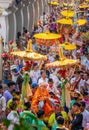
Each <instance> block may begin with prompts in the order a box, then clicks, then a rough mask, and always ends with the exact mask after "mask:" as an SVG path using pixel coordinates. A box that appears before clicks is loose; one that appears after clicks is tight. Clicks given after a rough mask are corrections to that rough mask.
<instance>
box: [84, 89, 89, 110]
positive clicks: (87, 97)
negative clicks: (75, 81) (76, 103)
mask: <svg viewBox="0 0 89 130" xmlns="http://www.w3.org/2000/svg"><path fill="white" fill-rule="evenodd" d="M82 101H84V102H85V103H86V109H87V110H88V111H89V94H88V92H87V91H85V92H84V93H83V100H82Z"/></svg>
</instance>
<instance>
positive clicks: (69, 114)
mask: <svg viewBox="0 0 89 130" xmlns="http://www.w3.org/2000/svg"><path fill="white" fill-rule="evenodd" d="M68 116H69V118H70V120H71V121H72V120H73V117H72V112H71V111H69V113H68Z"/></svg>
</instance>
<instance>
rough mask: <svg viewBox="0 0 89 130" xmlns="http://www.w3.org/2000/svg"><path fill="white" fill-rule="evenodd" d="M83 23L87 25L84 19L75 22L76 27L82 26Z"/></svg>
mask: <svg viewBox="0 0 89 130" xmlns="http://www.w3.org/2000/svg"><path fill="white" fill-rule="evenodd" d="M85 23H87V20H86V19H78V21H76V22H75V24H78V26H81V25H84V24H85Z"/></svg>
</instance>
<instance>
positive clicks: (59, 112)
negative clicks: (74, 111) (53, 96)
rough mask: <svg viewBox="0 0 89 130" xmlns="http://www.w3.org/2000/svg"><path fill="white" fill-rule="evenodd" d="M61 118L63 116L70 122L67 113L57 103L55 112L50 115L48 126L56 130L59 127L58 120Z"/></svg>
mask: <svg viewBox="0 0 89 130" xmlns="http://www.w3.org/2000/svg"><path fill="white" fill-rule="evenodd" d="M59 116H62V117H63V118H64V120H65V121H66V122H67V121H68V115H67V113H66V112H65V111H64V110H63V108H62V107H61V106H60V104H58V103H57V104H56V105H55V112H54V113H52V114H51V115H50V117H49V120H48V124H49V126H50V127H52V129H53V130H54V129H55V126H57V123H56V119H57V117H59Z"/></svg>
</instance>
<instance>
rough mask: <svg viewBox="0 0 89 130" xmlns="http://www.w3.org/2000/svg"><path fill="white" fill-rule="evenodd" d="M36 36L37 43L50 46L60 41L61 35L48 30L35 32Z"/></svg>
mask: <svg viewBox="0 0 89 130" xmlns="http://www.w3.org/2000/svg"><path fill="white" fill-rule="evenodd" d="M34 38H35V39H36V42H37V44H41V45H44V46H50V45H53V44H56V43H57V42H59V38H61V35H59V34H55V33H50V32H49V31H46V32H45V33H38V34H35V35H34Z"/></svg>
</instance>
